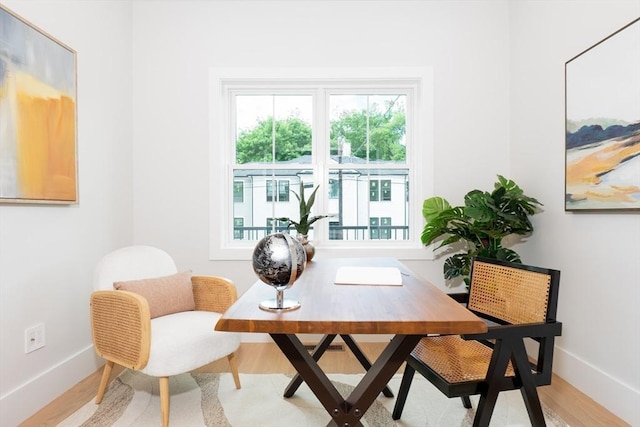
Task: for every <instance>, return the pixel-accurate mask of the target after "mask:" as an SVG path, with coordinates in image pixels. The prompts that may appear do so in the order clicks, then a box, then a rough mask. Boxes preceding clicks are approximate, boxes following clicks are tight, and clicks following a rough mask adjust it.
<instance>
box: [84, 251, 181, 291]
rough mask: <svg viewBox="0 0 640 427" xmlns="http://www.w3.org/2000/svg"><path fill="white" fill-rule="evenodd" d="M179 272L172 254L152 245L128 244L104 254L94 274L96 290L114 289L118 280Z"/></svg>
mask: <svg viewBox="0 0 640 427" xmlns="http://www.w3.org/2000/svg"><path fill="white" fill-rule="evenodd" d="M175 273H177V267H176V264H175V262H174V261H173V259H172V258H171V256H169V254H167V253H166V252H164V251H163V250H161V249H158V248H154V247H152V246H128V247H125V248H121V249H118V250H115V251H113V252H111V253H109V254H107V255H106V256H104V257H103V258H102V259H101V260H100V262H99V263H98V265H97V267H96V269H95V275H94V283H93V287H94V290H96V291H99V290H113V283H114V282H118V281H127V280H138V279H148V278H153V277H161V276H169V275H171V274H175Z"/></svg>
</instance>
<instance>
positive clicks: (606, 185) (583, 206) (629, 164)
mask: <svg viewBox="0 0 640 427" xmlns="http://www.w3.org/2000/svg"><path fill="white" fill-rule="evenodd" d="M565 78H566V138H565V144H566V182H565V190H566V191H565V209H566V210H592V209H595V210H600V209H640V19H636V20H635V21H633V22H631V23H630V24H628V25H626V26H625V27H623V28H622V29H620V30H618V31H617V32H615V33H614V34H612V35H611V36H609V37H607V38H606V39H604V40H602V41H601V42H599V43H598V44H596V45H594V46H593V47H591V48H589V49H587V50H586V51H585V52H583V53H581V54H580V55H578V56H576V57H575V58H573V59H571V60H570V61H568V62H567V63H566V64H565Z"/></svg>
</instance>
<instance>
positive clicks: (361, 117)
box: [329, 94, 407, 163]
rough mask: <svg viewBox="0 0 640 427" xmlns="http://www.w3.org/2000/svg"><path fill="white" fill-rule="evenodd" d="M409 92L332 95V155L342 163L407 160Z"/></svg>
mask: <svg viewBox="0 0 640 427" xmlns="http://www.w3.org/2000/svg"><path fill="white" fill-rule="evenodd" d="M406 101H407V100H406V95H374V94H372V95H331V96H330V99H329V103H330V107H329V108H330V120H331V123H330V126H331V155H332V158H334V160H337V161H338V163H362V161H363V160H364V161H365V162H367V163H368V162H381V161H383V162H384V161H386V162H395V163H406V160H407V153H406V141H405V135H406V117H405V116H406V113H405V106H406Z"/></svg>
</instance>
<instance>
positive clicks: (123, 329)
mask: <svg viewBox="0 0 640 427" xmlns="http://www.w3.org/2000/svg"><path fill="white" fill-rule="evenodd" d="M91 332H92V335H93V344H94V347H95V349H96V353H97V354H98V356H100V357H102V358H104V359H107V360H110V361H112V362H115V363H117V364H118V365H121V366H125V367H127V368H131V369H136V370H137V369H142V368H144V367H145V366H146V365H147V362H148V361H149V351H150V348H151V319H150V317H149V303H148V302H147V300H146V299H145V298H144V297H142V296H141V295H139V294H136V293H133V292H127V291H115V290H114V291H95V292H93V293H92V294H91Z"/></svg>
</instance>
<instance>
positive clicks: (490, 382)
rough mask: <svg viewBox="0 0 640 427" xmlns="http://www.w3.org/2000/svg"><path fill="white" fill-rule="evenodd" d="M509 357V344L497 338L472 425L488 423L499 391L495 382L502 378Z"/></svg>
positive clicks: (478, 425) (486, 424)
mask: <svg viewBox="0 0 640 427" xmlns="http://www.w3.org/2000/svg"><path fill="white" fill-rule="evenodd" d="M510 359H511V348H510V346H509V345H508V344H505V341H504V340H498V341H497V342H496V345H495V347H494V348H493V354H492V356H491V361H490V362H489V368H488V369H487V378H486V381H487V389H486V390H485V391H483V392H482V393H481V394H480V401H479V402H478V409H476V416H475V417H474V418H473V427H487V426H488V425H489V422H490V421H491V416H492V415H493V410H494V409H495V407H496V402H497V400H498V394H499V393H500V388H499V387H498V386H497V383H498V381H499V380H500V379H501V378H504V373H505V372H506V370H507V365H508V364H509V360H510Z"/></svg>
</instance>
